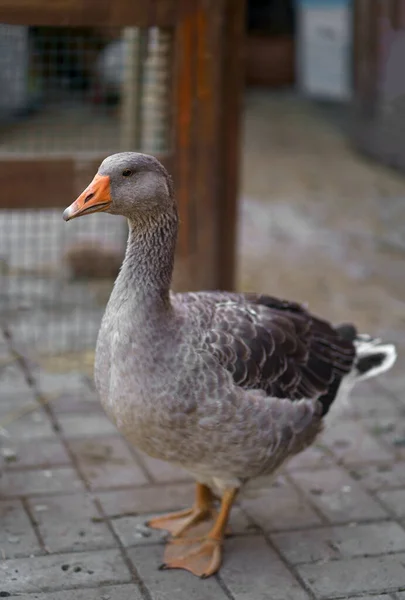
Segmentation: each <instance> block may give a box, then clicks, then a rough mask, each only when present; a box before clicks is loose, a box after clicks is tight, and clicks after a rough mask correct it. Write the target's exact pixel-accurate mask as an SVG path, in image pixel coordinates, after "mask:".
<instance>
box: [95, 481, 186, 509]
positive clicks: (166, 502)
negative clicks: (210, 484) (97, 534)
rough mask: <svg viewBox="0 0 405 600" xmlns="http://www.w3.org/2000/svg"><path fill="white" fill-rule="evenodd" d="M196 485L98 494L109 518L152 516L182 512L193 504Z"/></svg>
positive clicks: (134, 489)
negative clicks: (116, 516) (130, 515)
mask: <svg viewBox="0 0 405 600" xmlns="http://www.w3.org/2000/svg"><path fill="white" fill-rule="evenodd" d="M194 493H195V485H194V484H189V483H184V484H177V485H165V486H157V485H153V486H147V487H140V488H130V489H128V490H118V491H114V492H97V494H96V495H97V497H98V499H99V500H100V502H101V505H102V507H103V510H104V511H105V513H106V514H107V515H109V516H114V515H125V514H128V513H130V514H134V513H136V514H138V513H141V514H145V515H148V514H151V513H158V512H164V511H170V510H180V509H182V508H187V507H189V506H191V505H192V504H193V501H194Z"/></svg>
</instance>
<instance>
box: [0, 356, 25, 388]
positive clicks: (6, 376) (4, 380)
mask: <svg viewBox="0 0 405 600" xmlns="http://www.w3.org/2000/svg"><path fill="white" fill-rule="evenodd" d="M0 389H1V393H2V395H4V396H8V395H11V396H14V395H18V394H27V393H29V394H31V392H32V388H31V387H30V385H29V384H28V383H27V381H26V379H25V376H24V374H23V373H22V371H21V369H20V367H19V366H18V365H17V363H15V362H13V363H11V364H10V365H7V366H6V367H4V368H2V369H1V370H0Z"/></svg>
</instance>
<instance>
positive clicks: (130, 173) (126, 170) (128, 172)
mask: <svg viewBox="0 0 405 600" xmlns="http://www.w3.org/2000/svg"><path fill="white" fill-rule="evenodd" d="M130 175H132V171H131V169H124V170H123V171H122V176H123V177H129V176H130Z"/></svg>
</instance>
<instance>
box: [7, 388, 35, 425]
mask: <svg viewBox="0 0 405 600" xmlns="http://www.w3.org/2000/svg"><path fill="white" fill-rule="evenodd" d="M0 391H1V399H0V425H1V424H2V422H3V421H4V422H6V421H8V419H9V418H11V417H12V416H14V415H15V414H17V413H19V411H21V410H23V409H24V410H25V409H27V408H28V406H33V407H36V408H37V407H38V402H37V400H36V399H35V393H34V391H33V390H32V389H29V388H28V389H27V390H20V391H19V390H18V389H17V391H16V392H9V393H5V392H4V391H3V384H2V381H1V378H0Z"/></svg>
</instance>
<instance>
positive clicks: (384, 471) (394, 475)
mask: <svg viewBox="0 0 405 600" xmlns="http://www.w3.org/2000/svg"><path fill="white" fill-rule="evenodd" d="M351 471H352V474H353V476H354V477H355V479H356V480H358V481H361V484H362V485H363V486H365V487H366V488H368V489H369V490H380V489H389V488H398V487H405V461H402V462H396V463H393V462H390V463H384V464H377V465H362V466H356V467H352V468H351Z"/></svg>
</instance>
